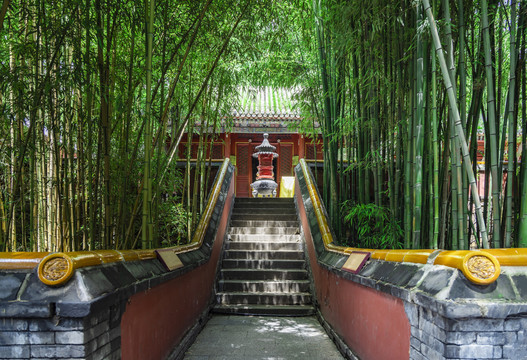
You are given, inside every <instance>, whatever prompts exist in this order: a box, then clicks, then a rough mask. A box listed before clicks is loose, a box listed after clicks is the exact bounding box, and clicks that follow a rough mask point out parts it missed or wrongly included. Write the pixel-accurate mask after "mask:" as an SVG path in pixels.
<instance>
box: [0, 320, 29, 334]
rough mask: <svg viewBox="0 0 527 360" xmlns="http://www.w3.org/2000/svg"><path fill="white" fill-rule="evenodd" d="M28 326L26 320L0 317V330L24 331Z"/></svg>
mask: <svg viewBox="0 0 527 360" xmlns="http://www.w3.org/2000/svg"><path fill="white" fill-rule="evenodd" d="M28 327H29V323H28V322H27V321H26V320H18V319H13V318H11V319H6V318H0V331H24V330H27V329H28Z"/></svg>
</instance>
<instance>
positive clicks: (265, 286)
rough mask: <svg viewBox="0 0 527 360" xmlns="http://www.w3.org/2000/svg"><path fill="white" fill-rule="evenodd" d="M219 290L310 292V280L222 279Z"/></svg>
mask: <svg viewBox="0 0 527 360" xmlns="http://www.w3.org/2000/svg"><path fill="white" fill-rule="evenodd" d="M219 290H220V291H222V292H259V293H263V292H271V293H273V292H275V293H307V292H309V280H285V281H263V280H221V281H220V282H219Z"/></svg>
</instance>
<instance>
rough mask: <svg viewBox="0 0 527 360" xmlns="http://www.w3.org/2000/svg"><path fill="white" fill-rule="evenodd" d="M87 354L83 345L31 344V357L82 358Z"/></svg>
mask: <svg viewBox="0 0 527 360" xmlns="http://www.w3.org/2000/svg"><path fill="white" fill-rule="evenodd" d="M87 355H88V354H87V352H86V348H85V347H84V346H79V345H69V346H60V345H32V346H31V357H40V358H51V359H53V358H83V357H86V356H87Z"/></svg>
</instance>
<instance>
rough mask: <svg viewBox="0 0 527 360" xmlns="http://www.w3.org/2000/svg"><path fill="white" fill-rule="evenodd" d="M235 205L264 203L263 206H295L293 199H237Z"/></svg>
mask: <svg viewBox="0 0 527 360" xmlns="http://www.w3.org/2000/svg"><path fill="white" fill-rule="evenodd" d="M234 203H235V204H243V203H252V204H257V203H263V204H273V203H276V204H289V203H292V204H294V200H293V198H236V199H235V200H234Z"/></svg>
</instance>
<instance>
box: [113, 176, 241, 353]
mask: <svg viewBox="0 0 527 360" xmlns="http://www.w3.org/2000/svg"><path fill="white" fill-rule="evenodd" d="M233 194H234V180H231V185H230V189H229V196H228V197H227V202H226V204H225V207H224V211H223V215H222V218H221V221H220V224H219V228H218V232H217V235H216V239H215V241H214V246H213V250H212V255H211V257H210V259H209V261H208V262H207V263H206V264H203V265H202V266H200V267H198V268H196V269H194V270H192V271H190V272H189V273H186V274H184V275H182V276H181V277H178V278H175V279H173V280H170V281H168V282H166V283H164V284H162V285H159V286H156V287H154V288H152V289H149V290H147V291H145V292H142V293H138V294H135V295H133V296H132V297H131V298H130V299H129V301H128V304H127V306H126V311H125V313H124V314H123V317H122V319H121V358H122V359H126V360H129V359H137V360H145V359H164V358H166V357H167V356H168V355H169V354H170V352H171V351H172V349H174V348H175V347H176V346H177V345H178V344H179V342H180V341H181V339H182V338H183V336H184V335H185V333H186V332H187V331H188V330H189V329H190V328H191V327H192V325H194V323H195V322H196V320H197V319H198V318H199V316H200V315H201V314H202V313H203V311H205V309H206V308H207V306H208V305H209V302H210V300H211V296H212V291H213V284H214V280H215V277H216V267H217V265H218V259H219V256H220V253H221V247H222V244H223V237H224V235H225V230H226V228H227V221H228V217H229V210H230V208H231V203H232V199H233Z"/></svg>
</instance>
